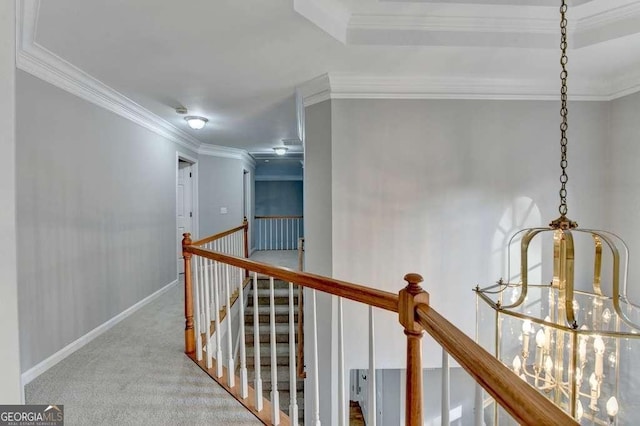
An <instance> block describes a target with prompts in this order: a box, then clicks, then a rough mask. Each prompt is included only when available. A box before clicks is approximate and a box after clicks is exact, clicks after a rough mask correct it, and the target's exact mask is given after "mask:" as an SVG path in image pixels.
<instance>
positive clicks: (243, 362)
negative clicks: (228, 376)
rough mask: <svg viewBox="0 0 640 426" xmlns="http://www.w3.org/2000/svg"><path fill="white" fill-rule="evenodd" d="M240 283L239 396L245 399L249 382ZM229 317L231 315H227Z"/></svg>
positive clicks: (242, 295) (247, 394) (242, 298)
mask: <svg viewBox="0 0 640 426" xmlns="http://www.w3.org/2000/svg"><path fill="white" fill-rule="evenodd" d="M242 290H243V289H242V285H240V287H239V288H238V306H239V307H240V316H239V321H238V322H239V327H240V330H239V336H240V337H239V340H240V397H241V398H242V399H247V397H248V396H249V382H248V378H247V348H246V343H245V338H244V294H243V291H242ZM229 319H231V317H229Z"/></svg>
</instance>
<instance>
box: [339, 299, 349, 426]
mask: <svg viewBox="0 0 640 426" xmlns="http://www.w3.org/2000/svg"><path fill="white" fill-rule="evenodd" d="M343 329H344V325H343V314H342V297H338V424H339V425H341V426H347V425H348V424H349V419H348V417H347V414H348V412H347V408H346V402H347V395H346V393H345V387H344V333H343V331H344V330H343Z"/></svg>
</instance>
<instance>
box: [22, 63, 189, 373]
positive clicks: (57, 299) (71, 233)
mask: <svg viewBox="0 0 640 426" xmlns="http://www.w3.org/2000/svg"><path fill="white" fill-rule="evenodd" d="M17 141H18V145H17V189H18V201H17V207H18V232H19V241H18V281H19V307H20V310H19V314H20V339H21V340H20V348H21V360H22V370H23V371H25V370H27V369H29V368H31V367H33V366H34V365H35V364H37V363H38V362H40V361H42V360H43V359H45V358H47V357H48V356H50V355H52V354H53V353H55V352H56V351H58V350H60V349H61V348H63V347H64V346H66V345H68V344H69V343H71V342H73V341H74V340H76V339H78V338H79V337H81V336H83V335H84V334H86V333H87V332H89V331H90V330H92V329H94V328H95V327H97V326H99V325H101V324H103V323H104V322H105V321H107V320H109V319H110V318H112V317H114V316H115V315H117V314H118V313H120V312H122V311H123V310H125V309H127V308H128V307H130V306H132V305H133V304H135V303H136V302H138V301H140V300H141V299H143V298H144V297H146V296H148V295H150V294H152V293H154V292H155V291H157V290H158V289H160V288H162V287H163V286H165V285H167V284H169V283H171V282H172V281H174V280H175V279H176V261H175V260H176V259H175V258H176V253H175V247H176V245H175V238H176V230H175V226H176V218H175V211H176V207H175V206H176V204H175V203H176V201H175V193H176V190H175V185H176V180H175V179H176V171H175V168H176V150H177V147H176V146H175V145H174V144H173V143H171V142H169V141H167V140H166V139H163V138H162V137H160V136H158V135H156V134H155V133H152V132H151V131H149V130H147V129H144V128H143V127H141V126H138V125H136V124H134V123H132V122H130V121H128V120H126V119H124V118H122V117H120V116H117V115H115V114H112V113H111V112H108V111H106V110H104V109H102V108H100V107H98V106H95V105H93V104H91V103H88V102H86V101H84V100H81V99H80V98H78V97H75V96H73V95H71V94H69V93H66V92H64V91H62V90H61V89H58V88H56V87H54V86H52V85H50V84H48V83H45V82H43V81H41V80H39V79H37V78H34V77H32V76H30V75H28V74H26V73H24V72H21V71H19V72H18V80H17ZM181 151H183V152H185V153H186V154H189V155H190V156H192V157H195V156H196V155H195V154H194V153H192V152H188V151H185V150H183V149H181Z"/></svg>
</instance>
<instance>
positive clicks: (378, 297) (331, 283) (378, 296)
mask: <svg viewBox="0 0 640 426" xmlns="http://www.w3.org/2000/svg"><path fill="white" fill-rule="evenodd" d="M184 251H186V252H187V253H192V254H196V255H198V256H202V257H206V258H207V259H211V260H217V261H218V262H223V263H226V264H229V265H231V266H237V267H239V268H243V269H248V270H250V271H253V272H257V273H259V274H265V275H267V276H270V277H274V278H277V279H279V280H282V281H285V282H292V283H294V284H298V285H302V286H304V287H309V288H312V289H314V290H318V291H322V292H324V293H329V294H333V295H335V296H340V297H344V298H345V299H349V300H353V301H355V302H360V303H364V304H367V305H371V306H374V307H376V308H380V309H384V310H386V311H391V312H398V295H397V294H394V293H390V292H388V291H383V290H377V289H374V288H370V287H365V286H363V285H359V284H354V283H349V282H346V281H340V280H334V279H333V278H327V277H323V276H322V275H316V274H310V273H308V272H296V271H294V270H293V269H289V268H283V267H278V266H272V265H268V264H266V263H261V262H256V261H254V260H248V259H243V258H241V257H236V256H231V255H228V254H223V253H218V252H214V251H211V250H207V249H203V248H201V247H195V246H193V245H191V246H186V247H184Z"/></svg>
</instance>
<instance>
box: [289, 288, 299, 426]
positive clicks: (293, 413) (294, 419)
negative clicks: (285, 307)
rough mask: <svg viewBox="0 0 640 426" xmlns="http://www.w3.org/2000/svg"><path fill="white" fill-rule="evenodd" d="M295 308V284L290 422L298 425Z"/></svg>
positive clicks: (290, 337) (290, 373) (290, 315)
mask: <svg viewBox="0 0 640 426" xmlns="http://www.w3.org/2000/svg"><path fill="white" fill-rule="evenodd" d="M295 315H296V314H295V310H294V307H293V283H289V395H290V396H291V398H290V401H289V420H290V422H291V424H292V425H297V424H298V389H297V384H298V383H297V371H296V324H295V322H296V317H295Z"/></svg>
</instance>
